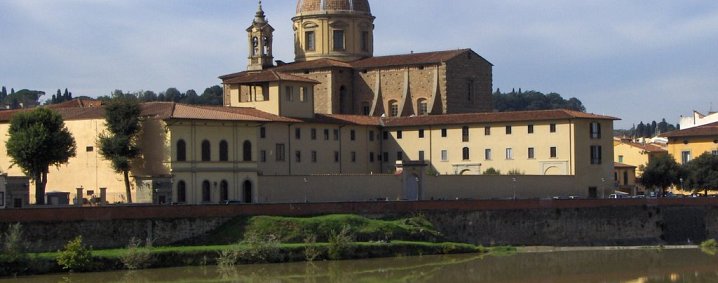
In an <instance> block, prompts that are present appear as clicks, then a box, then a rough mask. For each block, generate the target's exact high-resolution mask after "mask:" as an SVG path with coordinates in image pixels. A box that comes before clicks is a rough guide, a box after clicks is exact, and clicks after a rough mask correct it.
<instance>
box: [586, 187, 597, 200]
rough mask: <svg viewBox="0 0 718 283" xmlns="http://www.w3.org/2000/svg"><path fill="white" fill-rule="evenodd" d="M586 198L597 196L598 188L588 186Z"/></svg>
mask: <svg viewBox="0 0 718 283" xmlns="http://www.w3.org/2000/svg"><path fill="white" fill-rule="evenodd" d="M588 198H598V188H596V187H590V188H588Z"/></svg>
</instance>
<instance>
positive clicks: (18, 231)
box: [0, 223, 28, 262]
mask: <svg viewBox="0 0 718 283" xmlns="http://www.w3.org/2000/svg"><path fill="white" fill-rule="evenodd" d="M0 236H4V237H2V240H3V241H2V256H1V258H2V260H3V261H5V262H19V261H23V260H25V259H27V255H26V254H25V251H26V250H27V247H28V244H27V242H25V240H24V239H23V235H22V225H20V223H17V224H13V225H10V226H9V227H8V230H7V232H5V235H0Z"/></svg>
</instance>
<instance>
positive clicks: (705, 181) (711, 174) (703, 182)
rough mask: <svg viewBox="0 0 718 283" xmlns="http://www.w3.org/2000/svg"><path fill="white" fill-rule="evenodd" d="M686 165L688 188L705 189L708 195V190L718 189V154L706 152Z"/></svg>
mask: <svg viewBox="0 0 718 283" xmlns="http://www.w3.org/2000/svg"><path fill="white" fill-rule="evenodd" d="M684 166H685V171H686V177H687V178H686V180H685V181H686V185H687V186H686V188H689V189H693V190H703V191H704V192H705V194H706V195H707V194H708V190H718V156H715V155H712V154H711V153H708V152H706V153H704V154H702V155H701V156H699V157H698V158H696V159H693V160H691V161H690V162H688V163H687V164H685V165H684Z"/></svg>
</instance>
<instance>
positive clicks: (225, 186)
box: [219, 180, 229, 203]
mask: <svg viewBox="0 0 718 283" xmlns="http://www.w3.org/2000/svg"><path fill="white" fill-rule="evenodd" d="M228 200H229V183H227V181H225V180H222V182H221V183H220V185H219V201H220V202H221V203H223V202H226V201H228Z"/></svg>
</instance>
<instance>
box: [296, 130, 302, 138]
mask: <svg viewBox="0 0 718 283" xmlns="http://www.w3.org/2000/svg"><path fill="white" fill-rule="evenodd" d="M294 137H295V138H296V139H298V140H301V139H302V128H296V129H294Z"/></svg>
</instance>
